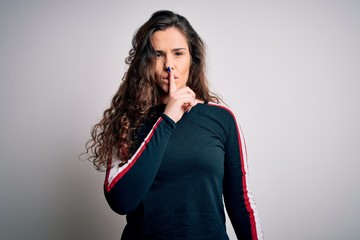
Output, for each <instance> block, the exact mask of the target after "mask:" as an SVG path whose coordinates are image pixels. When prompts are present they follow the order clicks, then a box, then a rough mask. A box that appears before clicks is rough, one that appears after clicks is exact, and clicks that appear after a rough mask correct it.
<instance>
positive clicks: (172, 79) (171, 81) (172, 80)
mask: <svg viewBox="0 0 360 240" xmlns="http://www.w3.org/2000/svg"><path fill="white" fill-rule="evenodd" d="M167 71H168V73H169V94H170V93H173V92H176V90H177V88H176V84H175V77H174V74H173V73H172V72H171V68H170V67H168V68H167Z"/></svg>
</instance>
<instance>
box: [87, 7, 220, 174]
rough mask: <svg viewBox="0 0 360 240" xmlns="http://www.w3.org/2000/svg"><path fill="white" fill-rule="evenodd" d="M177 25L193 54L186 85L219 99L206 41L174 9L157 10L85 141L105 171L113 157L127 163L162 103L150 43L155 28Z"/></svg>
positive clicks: (91, 156)
mask: <svg viewBox="0 0 360 240" xmlns="http://www.w3.org/2000/svg"><path fill="white" fill-rule="evenodd" d="M169 27H176V28H177V29H179V30H180V31H181V32H182V33H183V34H184V35H185V37H186V39H187V41H188V45H189V50H190V54H191V66H190V73H189V79H188V81H187V86H189V87H190V88H191V89H192V90H193V91H194V92H195V94H196V98H198V99H200V100H203V101H207V102H209V101H212V102H217V103H218V102H219V101H220V98H219V97H218V96H216V95H215V94H213V93H211V92H210V91H209V88H208V83H207V79H206V76H205V44H204V42H203V41H202V40H201V38H200V36H199V35H198V34H197V33H196V31H195V30H194V29H193V27H192V26H191V25H190V23H189V22H188V20H187V19H186V18H185V17H183V16H181V15H179V14H177V13H174V12H171V11H166V10H162V11H157V12H155V13H154V14H153V15H152V16H151V17H150V19H149V20H148V21H147V22H146V23H144V24H143V25H142V26H141V27H140V28H139V29H138V30H137V31H136V32H135V34H134V37H133V39H132V48H131V50H130V51H129V56H128V57H127V58H126V60H125V63H126V64H127V65H129V67H128V71H127V72H126V73H125V74H124V76H123V78H122V83H121V85H120V87H119V89H118V90H117V92H116V93H115V95H114V97H113V99H112V101H111V105H110V107H109V108H108V109H106V110H105V111H104V114H103V118H102V120H101V121H100V122H99V123H98V124H96V125H95V126H94V127H93V129H92V131H91V139H90V140H89V141H88V142H87V144H86V152H85V153H86V154H87V155H88V157H87V159H88V160H89V161H91V162H92V163H93V164H94V167H95V168H96V169H97V170H98V171H103V170H105V169H106V168H107V166H108V165H109V164H110V163H111V159H112V158H113V157H115V158H117V159H119V160H120V162H121V163H120V165H123V164H125V163H126V162H127V161H128V159H129V158H130V157H131V156H132V155H133V154H134V152H135V151H136V146H135V145H136V144H135V136H136V133H137V130H138V129H139V128H140V126H141V124H142V123H143V122H144V120H145V119H146V118H147V117H149V110H150V108H151V107H153V106H156V105H159V104H161V98H160V90H159V89H158V87H157V86H156V84H155V57H156V52H155V50H154V49H153V47H152V45H151V37H152V35H153V33H154V32H155V31H159V30H165V29H167V28H169Z"/></svg>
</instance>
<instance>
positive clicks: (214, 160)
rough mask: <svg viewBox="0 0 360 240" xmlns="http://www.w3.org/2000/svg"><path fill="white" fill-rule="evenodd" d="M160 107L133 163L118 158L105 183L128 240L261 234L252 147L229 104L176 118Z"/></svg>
mask: <svg viewBox="0 0 360 240" xmlns="http://www.w3.org/2000/svg"><path fill="white" fill-rule="evenodd" d="M163 110H164V106H159V107H157V108H155V112H156V113H155V117H153V118H151V119H149V120H148V121H147V122H146V123H145V124H144V125H143V126H142V128H141V129H139V133H138V139H140V142H139V143H141V144H140V146H139V148H138V149H137V151H136V152H135V154H134V155H133V156H132V157H131V159H130V160H129V161H128V163H127V164H125V165H124V166H122V167H119V166H118V163H119V161H118V160H117V159H115V158H114V159H113V162H112V164H111V165H110V166H109V167H108V170H107V174H106V180H105V184H104V190H105V197H106V199H107V201H108V203H109V205H110V207H111V208H112V209H113V210H114V211H115V212H117V213H119V214H126V215H127V225H126V226H125V229H124V231H123V234H122V239H124V240H128V239H136V240H141V239H154V240H162V239H164V240H165V239H166V240H169V239H182V240H185V239H186V240H192V239H194V240H195V239H204V240H205V239H206V240H209V239H216V240H221V239H229V238H228V235H227V233H226V228H225V213H224V204H223V203H225V207H226V210H227V213H228V215H229V218H230V220H231V223H232V225H233V228H234V230H235V233H236V235H237V237H238V239H262V231H261V229H260V223H259V219H258V216H257V212H256V206H255V203H254V201H253V199H252V197H251V193H250V192H249V190H248V186H247V174H246V170H247V169H246V163H247V162H246V148H245V143H244V141H243V137H242V133H241V130H240V128H239V126H238V124H237V122H236V118H235V116H234V114H233V113H232V112H231V110H229V109H228V108H227V107H224V106H221V105H217V104H213V103H208V104H206V103H205V104H197V105H195V106H194V107H193V108H192V109H191V111H190V112H189V113H185V114H184V116H183V117H182V118H181V119H180V121H179V122H177V123H175V122H174V121H172V120H171V119H170V118H169V117H167V116H166V115H165V114H163V113H162V111H163Z"/></svg>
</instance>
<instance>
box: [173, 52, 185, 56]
mask: <svg viewBox="0 0 360 240" xmlns="http://www.w3.org/2000/svg"><path fill="white" fill-rule="evenodd" d="M182 55H184V53H183V52H179V51H177V52H175V56H182Z"/></svg>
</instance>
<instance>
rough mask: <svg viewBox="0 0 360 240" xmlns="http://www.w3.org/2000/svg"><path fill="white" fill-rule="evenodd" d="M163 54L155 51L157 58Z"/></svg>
mask: <svg viewBox="0 0 360 240" xmlns="http://www.w3.org/2000/svg"><path fill="white" fill-rule="evenodd" d="M163 56H164V54H163V53H162V52H156V57H157V58H160V57H163Z"/></svg>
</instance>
